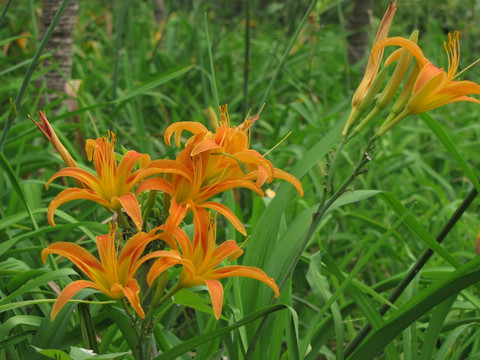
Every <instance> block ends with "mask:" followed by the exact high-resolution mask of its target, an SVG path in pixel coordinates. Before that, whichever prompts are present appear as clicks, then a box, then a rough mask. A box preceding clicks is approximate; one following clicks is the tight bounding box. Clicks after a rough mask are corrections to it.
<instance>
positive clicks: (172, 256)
mask: <svg viewBox="0 0 480 360" xmlns="http://www.w3.org/2000/svg"><path fill="white" fill-rule="evenodd" d="M154 257H160V259H158V260H157V261H155V263H154V264H153V265H152V267H151V268H150V270H149V271H148V274H147V283H148V285H152V282H153V280H155V279H156V278H157V277H158V276H159V275H160V274H161V273H163V272H164V271H165V270H167V269H169V268H171V267H172V266H174V265H177V264H179V263H181V262H182V261H183V260H182V256H181V255H180V254H179V253H178V252H174V251H170V252H169V251H163V252H162V253H161V254H160V252H159V251H155V252H153V253H151V254H148V255H146V256H144V257H142V259H141V260H142V261H143V260H144V258H146V259H147V260H148V259H152V258H154Z"/></svg>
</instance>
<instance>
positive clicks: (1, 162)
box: [0, 153, 38, 229]
mask: <svg viewBox="0 0 480 360" xmlns="http://www.w3.org/2000/svg"><path fill="white" fill-rule="evenodd" d="M0 166H1V167H2V169H3V170H4V172H5V174H7V176H8V179H9V180H10V184H11V185H12V187H13V189H14V190H15V192H16V193H17V196H18V198H19V199H20V201H21V203H22V205H23V207H24V208H25V210H26V211H27V213H28V216H30V220H32V224H33V226H34V227H35V229H38V225H37V221H36V220H35V218H34V217H33V214H32V210H31V209H30V205H29V204H28V201H27V198H26V197H25V193H24V192H23V188H22V186H21V184H20V181H19V179H18V177H17V175H16V174H15V171H13V169H12V167H11V166H10V163H9V162H8V160H7V158H6V157H5V155H4V154H3V153H0Z"/></svg>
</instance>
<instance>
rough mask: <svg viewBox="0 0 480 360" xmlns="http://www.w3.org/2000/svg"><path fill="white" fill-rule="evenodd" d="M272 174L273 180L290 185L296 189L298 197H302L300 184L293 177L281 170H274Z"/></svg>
mask: <svg viewBox="0 0 480 360" xmlns="http://www.w3.org/2000/svg"><path fill="white" fill-rule="evenodd" d="M274 173H275V178H278V179H282V180H285V181H288V182H289V183H290V184H292V185H293V186H294V187H295V189H297V191H298V194H299V195H300V197H302V196H303V188H302V183H301V182H300V181H299V180H298V179H297V178H296V177H295V176H293V175H291V174H289V173H287V172H286V171H283V170H281V169H276V168H275V171H274Z"/></svg>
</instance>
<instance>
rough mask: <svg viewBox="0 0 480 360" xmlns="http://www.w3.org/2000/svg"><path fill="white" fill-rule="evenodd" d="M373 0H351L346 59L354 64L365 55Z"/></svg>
mask: <svg viewBox="0 0 480 360" xmlns="http://www.w3.org/2000/svg"><path fill="white" fill-rule="evenodd" d="M372 6H373V0H353V10H352V12H351V13H350V15H349V17H348V30H349V33H350V35H349V36H348V61H349V62H350V64H355V63H356V62H357V61H359V60H361V59H362V58H363V57H364V56H365V55H367V49H368V40H369V36H368V34H369V31H370V30H371V14H372Z"/></svg>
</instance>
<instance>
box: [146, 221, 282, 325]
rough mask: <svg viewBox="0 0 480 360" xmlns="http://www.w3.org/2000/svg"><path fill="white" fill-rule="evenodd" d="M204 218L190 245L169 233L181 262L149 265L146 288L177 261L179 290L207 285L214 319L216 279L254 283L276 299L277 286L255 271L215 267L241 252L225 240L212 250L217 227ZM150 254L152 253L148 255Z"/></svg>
mask: <svg viewBox="0 0 480 360" xmlns="http://www.w3.org/2000/svg"><path fill="white" fill-rule="evenodd" d="M205 216H206V217H203V216H202V218H201V220H200V221H198V222H197V223H196V224H195V235H194V239H193V242H192V241H191V240H190V238H189V237H188V235H187V234H186V233H185V232H184V231H183V230H181V229H180V228H179V227H176V228H174V229H173V230H172V235H173V236H174V238H175V239H176V240H177V242H178V244H179V246H180V248H181V250H182V258H181V259H179V260H178V261H177V260H175V259H174V258H172V257H170V258H167V257H165V258H160V259H158V260H157V261H156V262H155V263H154V264H153V265H152V267H151V268H150V271H149V273H148V275H147V282H148V284H149V285H150V284H151V283H152V282H153V280H155V278H156V277H157V276H159V275H160V274H161V273H162V272H164V271H165V270H167V269H168V268H169V267H171V266H172V264H173V263H174V262H175V261H177V263H178V264H181V265H182V266H183V269H182V272H181V274H180V283H179V287H181V288H189V287H193V286H198V285H207V288H208V292H209V294H210V299H211V301H212V307H213V312H214V314H215V318H217V319H219V318H220V315H221V312H222V305H223V286H222V284H221V283H220V282H219V281H218V280H219V279H223V278H226V277H232V276H241V277H249V278H252V279H256V280H259V281H262V282H264V283H265V284H267V285H268V286H269V287H270V288H271V289H272V290H273V291H274V293H275V297H278V296H279V289H278V286H277V284H275V280H274V279H272V278H271V277H269V276H267V275H266V274H265V272H264V271H263V270H261V269H259V268H256V267H251V266H241V265H233V266H225V267H217V266H218V265H220V263H221V262H222V261H224V260H225V259H228V260H229V261H231V260H234V259H236V258H238V257H239V256H240V255H242V253H243V250H242V249H241V248H240V247H239V246H238V245H237V243H236V242H235V241H234V240H228V241H225V242H223V243H221V244H220V245H218V246H215V241H216V227H217V224H216V221H215V220H214V221H211V220H210V215H209V214H207V215H205ZM160 228H165V225H162V226H161V227H160ZM164 234H165V233H164ZM154 254H155V253H152V254H151V255H154ZM176 254H177V253H176V252H175V255H176ZM155 256H157V255H155ZM160 256H161V255H160V254H159V257H160Z"/></svg>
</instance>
